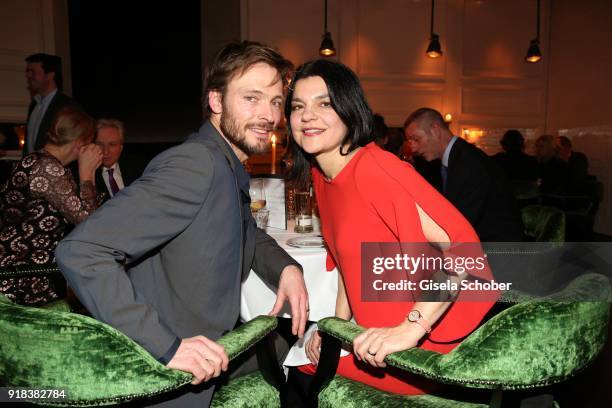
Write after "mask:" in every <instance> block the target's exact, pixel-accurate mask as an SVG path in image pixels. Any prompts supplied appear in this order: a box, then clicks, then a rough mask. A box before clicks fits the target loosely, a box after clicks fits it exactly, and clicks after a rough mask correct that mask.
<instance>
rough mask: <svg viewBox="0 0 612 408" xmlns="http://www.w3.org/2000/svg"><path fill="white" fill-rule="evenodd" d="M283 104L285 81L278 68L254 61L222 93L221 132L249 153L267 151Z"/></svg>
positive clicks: (245, 152)
mask: <svg viewBox="0 0 612 408" xmlns="http://www.w3.org/2000/svg"><path fill="white" fill-rule="evenodd" d="M282 106H283V84H282V81H281V78H280V75H279V73H278V71H277V70H276V69H275V68H273V67H271V66H269V65H267V64H264V63H258V64H255V65H253V66H252V67H251V68H249V69H248V70H247V71H246V72H245V73H244V74H243V75H242V76H238V77H235V78H233V79H232V80H230V82H229V83H228V85H227V88H226V91H225V95H223V96H222V111H221V118H220V128H221V132H223V135H224V136H225V137H226V138H227V139H228V140H229V141H230V143H232V144H233V145H234V146H235V147H237V148H238V149H240V150H241V151H242V152H243V153H244V154H245V155H246V156H249V155H252V154H258V153H263V152H266V151H267V150H268V149H269V147H270V132H271V131H272V130H274V128H276V125H278V122H279V121H280V118H281V108H282Z"/></svg>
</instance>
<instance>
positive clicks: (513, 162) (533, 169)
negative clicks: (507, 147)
mask: <svg viewBox="0 0 612 408" xmlns="http://www.w3.org/2000/svg"><path fill="white" fill-rule="evenodd" d="M493 159H494V160H495V162H496V163H497V165H498V166H499V167H501V168H502V170H504V172H505V173H506V175H507V176H508V180H521V181H535V180H537V178H538V162H537V160H536V158H535V157H533V156H529V155H528V154H525V153H523V152H501V153H497V154H496V155H494V156H493Z"/></svg>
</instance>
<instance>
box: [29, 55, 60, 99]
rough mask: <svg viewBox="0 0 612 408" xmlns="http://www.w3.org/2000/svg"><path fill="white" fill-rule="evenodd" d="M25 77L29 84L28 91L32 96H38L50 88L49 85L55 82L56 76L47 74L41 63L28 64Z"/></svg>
mask: <svg viewBox="0 0 612 408" xmlns="http://www.w3.org/2000/svg"><path fill="white" fill-rule="evenodd" d="M25 76H26V80H27V82H28V91H29V92H30V94H31V95H37V94H40V93H41V92H43V91H45V90H46V89H48V88H49V84H50V82H51V81H52V80H53V78H54V76H55V74H54V73H48V74H45V71H44V70H43V67H42V64H41V63H40V62H28V63H27V65H26V71H25Z"/></svg>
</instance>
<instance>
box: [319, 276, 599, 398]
mask: <svg viewBox="0 0 612 408" xmlns="http://www.w3.org/2000/svg"><path fill="white" fill-rule="evenodd" d="M610 297H611V290H610V283H609V280H608V278H607V277H605V276H603V275H599V274H587V275H583V276H580V277H579V278H576V279H575V280H574V281H573V282H572V283H571V284H570V285H568V286H567V287H566V288H565V289H564V290H563V291H562V292H559V293H558V294H555V295H552V296H550V297H549V298H546V299H532V300H529V301H527V302H524V303H520V304H516V305H513V306H512V307H510V308H508V309H506V310H504V311H503V312H501V313H499V314H497V315H496V316H494V317H492V318H491V319H490V320H488V321H487V322H486V323H485V324H483V325H482V326H481V327H480V328H478V329H477V330H476V331H474V332H473V333H472V334H470V335H469V336H468V337H467V338H466V339H465V340H464V341H463V342H462V343H461V344H460V345H459V346H457V347H456V348H455V349H454V350H452V351H451V352H450V353H448V354H439V353H436V352H433V351H428V350H423V349H420V348H415V349H410V350H406V351H403V352H398V353H394V354H391V355H389V356H387V358H386V359H385V362H386V363H387V364H389V365H391V366H394V367H397V368H400V369H402V370H405V371H408V372H410V373H414V374H418V375H421V376H423V377H426V378H429V379H431V380H433V381H436V382H440V383H443V384H452V385H457V386H461V387H467V388H479V389H487V390H491V391H496V392H497V391H503V390H528V389H534V388H539V387H543V386H546V385H550V384H555V383H558V382H561V381H564V380H566V379H568V378H569V377H571V376H573V375H574V374H575V373H577V372H578V371H580V370H581V369H583V368H584V367H585V366H587V365H588V364H589V363H590V362H591V361H593V360H594V359H595V357H596V356H597V355H598V354H599V352H600V351H601V349H602V348H603V346H604V345H605V344H606V341H607V333H608V328H607V327H608V320H609V313H610V307H609V306H610V305H609V301H610ZM576 299H592V300H597V301H576ZM319 330H320V331H322V332H323V333H325V334H326V336H324V345H323V350H322V355H323V354H326V355H327V354H328V352H327V351H326V347H327V346H326V345H325V341H327V340H328V339H331V340H329V341H330V343H332V344H333V343H334V342H336V343H337V342H338V341H342V342H347V343H351V342H352V340H353V339H354V338H355V337H356V336H357V335H358V334H359V333H361V332H363V330H364V329H363V328H361V327H359V326H357V325H355V324H352V323H350V322H346V321H343V320H341V319H337V318H327V319H323V320H321V321H319ZM325 364H326V363H325V362H324V361H323V357H321V362H320V363H319V366H320V367H322V366H323V367H324V366H325ZM324 375H325V374H321V376H324ZM317 376H319V372H317ZM317 381H318V380H317V379H315V383H316V382H317ZM345 382H346V381H345ZM322 383H324V381H322ZM322 385H324V384H322ZM361 386H362V387H366V386H363V385H361ZM338 387H340V388H342V389H346V384H344V385H343V384H341V383H339V382H337V381H336V380H335V379H334V380H333V381H332V382H331V383H330V385H329V386H328V388H326V389H325V390H324V391H323V392H321V394H320V395H319V401H320V402H322V403H321V406H330V405H329V404H328V403H327V402H329V401H331V400H335V401H336V402H337V401H338V395H337V393H336V392H335V391H334V390H337V389H340V388H338ZM366 388H367V389H368V390H369V391H368V393H369V394H372V389H371V388H369V387H366ZM376 393H379V392H378V391H376ZM366 394H367V393H366ZM380 395H383V394H380ZM385 398H387V399H390V398H391V397H389V396H388V395H386V396H385ZM402 398H405V397H402ZM406 398H408V399H404V403H405V404H408V401H413V403H414V404H416V401H425V400H428V401H430V402H431V403H427V404H425V405H418V404H417V405H406V406H419V407H420V406H431V407H434V406H435V407H438V406H452V405H448V403H449V402H448V401H446V402H445V400H441V399H439V398H433V399H432V398H429V399H427V398H425V399H424V398H423V397H419V398H416V397H406ZM375 400H376V398H374V399H370V401H369V403H370V404H371V403H372V401H375ZM394 400H397V396H396V397H394ZM432 401H433V402H432ZM436 401H437V402H436ZM434 402H435V403H434ZM364 403H365V402H364ZM377 405H378V404H377ZM381 406H386V405H381ZM398 406H399V405H398Z"/></svg>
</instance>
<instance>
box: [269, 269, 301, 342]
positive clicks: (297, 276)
mask: <svg viewBox="0 0 612 408" xmlns="http://www.w3.org/2000/svg"><path fill="white" fill-rule="evenodd" d="M286 300H288V301H289V304H290V305H291V332H292V333H293V334H294V335H296V334H297V335H298V337H300V338H302V336H304V329H305V328H306V321H307V320H308V311H309V309H308V307H309V306H308V292H307V291H306V283H305V282H304V275H303V274H302V271H301V270H300V268H298V267H297V266H295V265H288V266H286V267H285V269H283V272H282V273H281V276H280V282H279V283H278V292H276V303H274V307H273V308H272V311H271V312H270V313H269V314H270V315H277V314H278V313H279V312H280V311H281V309H282V308H283V305H284V304H285V301H286Z"/></svg>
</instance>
